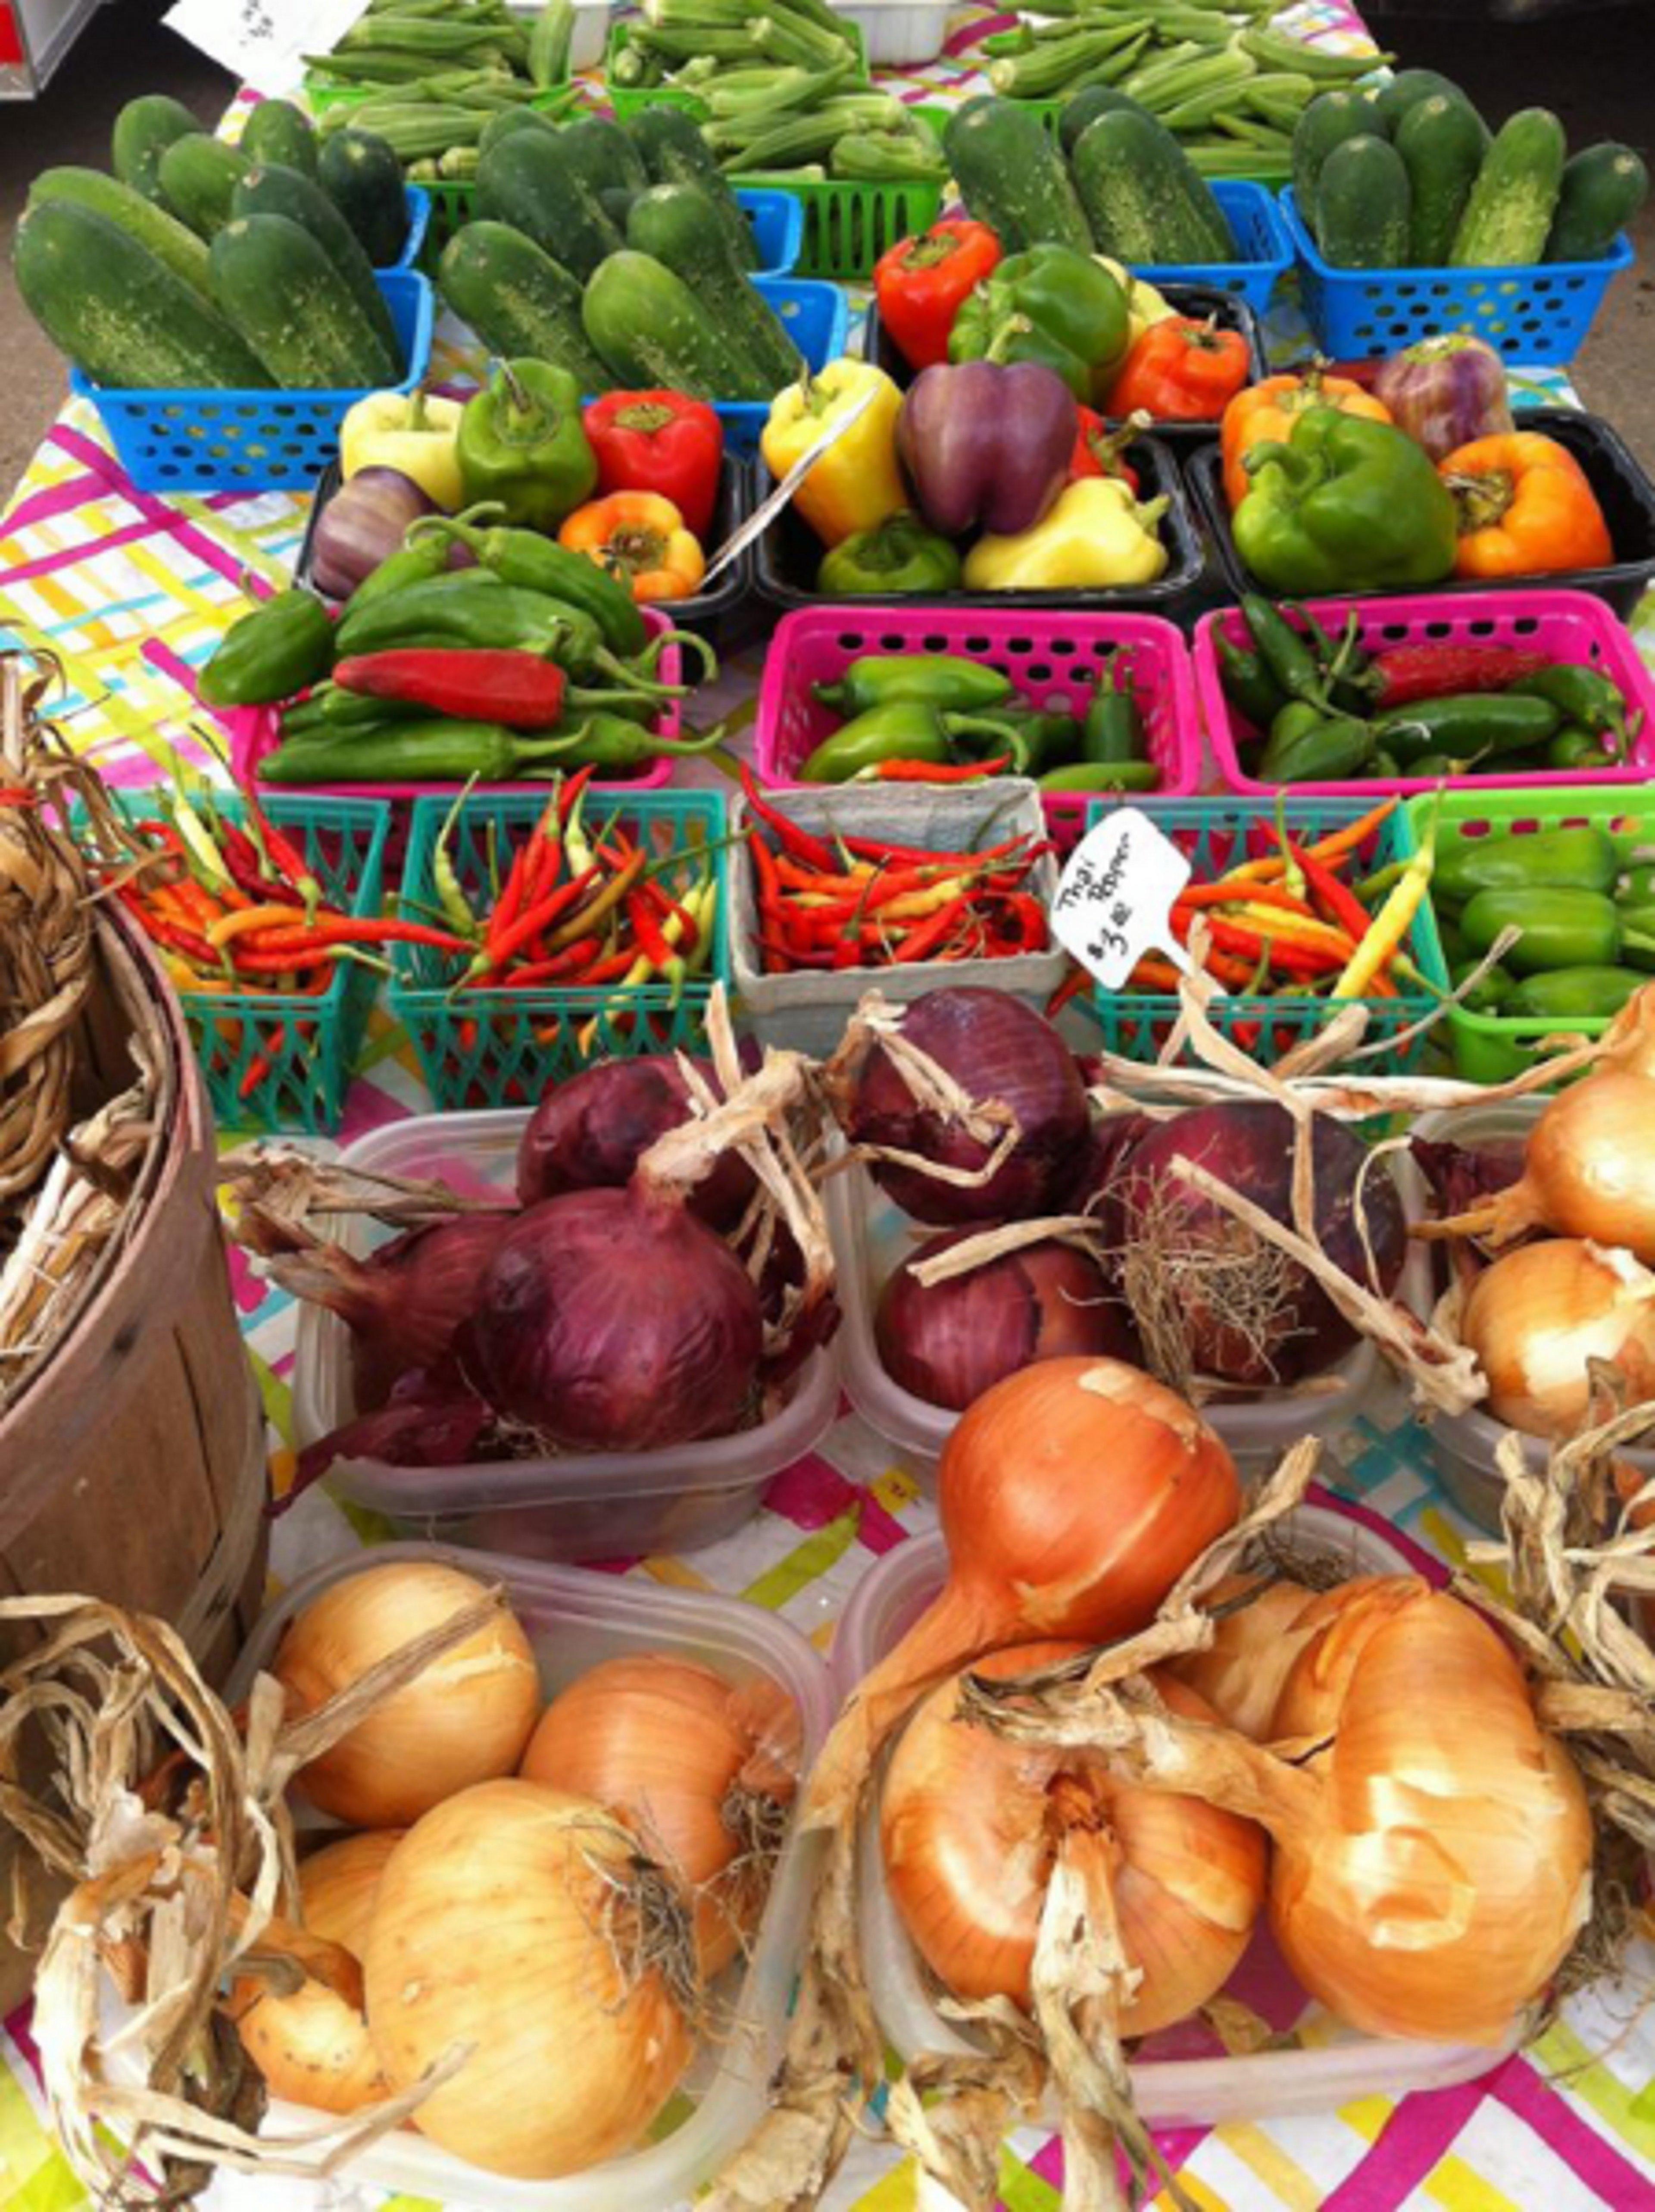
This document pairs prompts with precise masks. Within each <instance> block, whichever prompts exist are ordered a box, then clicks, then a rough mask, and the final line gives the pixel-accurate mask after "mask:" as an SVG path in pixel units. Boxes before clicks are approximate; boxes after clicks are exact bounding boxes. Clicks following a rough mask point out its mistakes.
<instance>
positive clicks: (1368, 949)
mask: <svg viewBox="0 0 1655 2212" xmlns="http://www.w3.org/2000/svg"><path fill="white" fill-rule="evenodd" d="M1435 860H1436V839H1435V836H1434V834H1433V835H1428V836H1427V837H1426V840H1425V842H1424V843H1423V844H1422V846H1421V847H1420V849H1419V851H1418V852H1417V853H1416V854H1414V855H1413V857H1412V859H1411V860H1409V862H1408V864H1407V866H1405V867H1404V868H1403V872H1402V874H1401V876H1400V877H1399V878H1398V879H1397V882H1396V884H1393V886H1392V887H1391V890H1390V891H1389V892H1388V893H1387V895H1386V896H1385V904H1384V905H1383V906H1382V907H1381V908H1379V912H1378V914H1377V915H1374V917H1373V922H1372V923H1371V925H1370V926H1369V928H1368V930H1367V934H1366V936H1365V937H1364V938H1363V939H1362V940H1361V944H1360V945H1358V946H1357V947H1356V950H1355V952H1354V953H1353V954H1352V956H1351V957H1350V960H1349V963H1347V965H1346V966H1345V968H1344V970H1343V973H1342V974H1341V975H1340V976H1339V978H1338V980H1337V982H1336V983H1335V984H1334V986H1333V990H1332V996H1333V997H1334V998H1336V999H1359V998H1361V996H1362V995H1363V994H1364V992H1366V991H1367V988H1368V987H1369V985H1370V984H1371V983H1373V981H1374V979H1375V978H1376V977H1377V976H1378V975H1380V974H1381V973H1382V972H1383V971H1384V969H1385V964H1386V963H1387V962H1388V961H1389V959H1390V958H1391V955H1392V954H1393V953H1395V952H1397V951H1400V950H1401V947H1402V941H1403V938H1404V937H1406V936H1407V934H1408V932H1409V929H1410V928H1411V927H1412V926H1413V921H1414V917H1415V915H1416V914H1417V913H1418V912H1419V910H1420V908H1421V907H1422V905H1423V904H1424V902H1425V896H1426V893H1427V892H1428V890H1430V888H1431V875H1432V871H1433V868H1434V865H1435Z"/></svg>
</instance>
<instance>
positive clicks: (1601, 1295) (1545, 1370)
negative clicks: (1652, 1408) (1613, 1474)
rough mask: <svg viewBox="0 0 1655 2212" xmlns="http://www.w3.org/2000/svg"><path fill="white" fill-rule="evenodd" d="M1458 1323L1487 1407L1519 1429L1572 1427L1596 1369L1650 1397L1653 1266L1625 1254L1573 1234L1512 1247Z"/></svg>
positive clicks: (1564, 1430) (1480, 1283)
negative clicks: (1484, 1382)
mask: <svg viewBox="0 0 1655 2212" xmlns="http://www.w3.org/2000/svg"><path fill="white" fill-rule="evenodd" d="M1652 1089H1655V1085H1652ZM1458 1328H1459V1335H1460V1339H1461V1340H1462V1342H1463V1343H1464V1345H1465V1346H1467V1347H1468V1348H1469V1349H1470V1351H1471V1352H1473V1353H1474V1354H1475V1356H1476V1360H1477V1364H1478V1365H1479V1367H1480V1368H1481V1369H1482V1373H1483V1374H1484V1375H1485V1376H1487V1378H1488V1411H1489V1413H1492V1414H1493V1415H1494V1419H1496V1420H1500V1421H1504V1422H1505V1423H1506V1425H1508V1426H1509V1427H1511V1428H1514V1429H1519V1430H1521V1431H1523V1433H1524V1434H1525V1436H1531V1437H1563V1436H1569V1435H1571V1434H1573V1431H1575V1430H1577V1429H1579V1427H1581V1426H1582V1425H1584V1424H1585V1421H1586V1420H1587V1419H1588V1418H1589V1415H1590V1413H1591V1401H1592V1398H1593V1395H1594V1376H1595V1375H1597V1376H1600V1375H1602V1374H1603V1370H1612V1372H1613V1374H1614V1376H1616V1378H1617V1381H1618V1384H1619V1386H1620V1387H1621V1388H1622V1389H1624V1391H1625V1392H1626V1393H1627V1394H1628V1395H1629V1396H1631V1397H1633V1398H1635V1399H1640V1400H1642V1399H1648V1398H1652V1397H1655V1274H1652V1273H1651V1272H1650V1270H1649V1269H1648V1268H1647V1267H1642V1266H1640V1263H1639V1262H1638V1261H1636V1260H1635V1259H1634V1257H1633V1256H1632V1255H1631V1253H1629V1252H1624V1251H1618V1250H1613V1249H1607V1250H1606V1249H1602V1248H1600V1247H1598V1246H1597V1245H1595V1244H1589V1243H1585V1242H1583V1241H1582V1240H1580V1239H1579V1238H1578V1237H1546V1238H1544V1239H1543V1240H1542V1242H1541V1243H1537V1244H1523V1245H1519V1247H1518V1248H1517V1249H1516V1250H1515V1251H1512V1252H1506V1253H1502V1254H1501V1255H1500V1258H1499V1259H1497V1260H1495V1261H1493V1262H1492V1263H1491V1264H1490V1265H1489V1266H1488V1267H1485V1268H1484V1269H1482V1272H1481V1273H1479V1274H1478V1275H1477V1277H1476V1279H1475V1281H1474V1282H1473V1283H1472V1285H1471V1286H1470V1291H1469V1292H1468V1293H1467V1295H1466V1296H1465V1297H1464V1300H1463V1302H1462V1303H1461V1304H1460V1307H1459V1320H1458Z"/></svg>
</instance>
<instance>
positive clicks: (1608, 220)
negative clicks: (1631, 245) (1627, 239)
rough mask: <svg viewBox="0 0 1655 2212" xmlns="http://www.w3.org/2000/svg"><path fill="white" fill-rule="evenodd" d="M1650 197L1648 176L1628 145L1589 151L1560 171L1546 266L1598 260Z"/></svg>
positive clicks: (1609, 145)
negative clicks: (1557, 263)
mask: <svg viewBox="0 0 1655 2212" xmlns="http://www.w3.org/2000/svg"><path fill="white" fill-rule="evenodd" d="M1647 197H1649V171H1648V170H1647V169H1646V167H1644V164H1643V161H1642V158H1641V156H1640V155H1637V154H1634V152H1633V150H1632V149H1631V147H1630V146H1617V145H1616V144H1614V143H1612V142H1606V143H1604V144H1603V145H1601V146H1588V147H1587V148H1586V149H1585V152H1584V153H1580V154H1577V155H1575V156H1574V158H1573V161H1569V162H1568V163H1567V165H1566V166H1565V167H1564V170H1563V182H1562V186H1561V190H1560V191H1559V192H1558V195H1557V212H1556V213H1555V215H1554V216H1553V217H1552V227H1551V231H1550V234H1549V236H1548V238H1547V240H1546V258H1547V260H1548V261H1600V260H1602V258H1603V256H1604V254H1606V253H1607V252H1609V250H1610V246H1613V245H1614V243H1615V240H1616V237H1617V236H1618V234H1620V232H1621V231H1622V230H1623V229H1624V228H1626V226H1627V225H1628V223H1629V222H1633V221H1634V218H1635V217H1636V216H1637V215H1638V213H1639V211H1640V209H1641V208H1642V206H1643V204H1644V202H1645V200H1646V198H1647Z"/></svg>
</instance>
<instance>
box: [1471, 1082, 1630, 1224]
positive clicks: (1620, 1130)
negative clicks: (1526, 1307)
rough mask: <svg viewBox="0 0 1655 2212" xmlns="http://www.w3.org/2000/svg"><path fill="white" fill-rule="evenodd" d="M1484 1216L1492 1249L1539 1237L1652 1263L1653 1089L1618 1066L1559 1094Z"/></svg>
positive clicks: (1530, 1135) (1571, 1086) (1533, 1131)
mask: <svg viewBox="0 0 1655 2212" xmlns="http://www.w3.org/2000/svg"><path fill="white" fill-rule="evenodd" d="M1490 1212H1491V1216H1492V1221H1493V1227H1492V1229H1491V1230H1490V1231H1489V1232H1488V1233H1489V1235H1490V1236H1491V1237H1492V1238H1493V1240H1494V1242H1495V1243H1506V1241H1507V1240H1508V1239H1509V1238H1511V1237H1517V1236H1520V1235H1521V1234H1522V1233H1523V1231H1525V1230H1528V1229H1544V1230H1548V1231H1550V1232H1551V1234H1552V1235H1554V1236H1556V1237H1591V1238H1592V1239H1593V1240H1594V1241H1595V1242H1597V1243H1599V1244H1612V1245H1619V1246H1622V1247H1623V1248H1624V1249H1626V1250H1628V1251H1629V1252H1632V1253H1634V1254H1635V1255H1636V1256H1637V1257H1638V1258H1639V1259H1640V1260H1645V1261H1655V1083H1651V1082H1650V1081H1649V1080H1648V1079H1647V1078H1646V1076H1644V1075H1642V1074H1640V1073H1634V1072H1632V1071H1631V1070H1630V1069H1628V1067H1626V1066H1611V1067H1606V1068H1601V1069H1599V1070H1598V1072H1597V1073H1595V1074H1592V1075H1588V1076H1587V1077H1585V1079H1584V1080H1583V1081H1581V1082H1579V1083H1574V1084H1571V1085H1569V1086H1568V1087H1567V1089H1566V1090H1563V1091H1559V1092H1558V1093H1557V1095H1556V1097H1555V1098H1552V1099H1549V1101H1548V1102H1547V1104H1546V1107H1545V1110H1544V1111H1543V1113H1542V1115H1541V1116H1540V1118H1539V1120H1538V1121H1537V1122H1536V1123H1535V1125H1534V1127H1533V1128H1532V1129H1531V1130H1530V1132H1529V1140H1528V1144H1527V1146H1525V1151H1524V1157H1523V1174H1522V1176H1521V1178H1520V1180H1519V1181H1518V1182H1514V1183H1513V1184H1512V1185H1511V1186H1510V1187H1509V1188H1507V1189H1506V1190H1502V1191H1500V1192H1498V1193H1497V1194H1495V1196H1494V1199H1493V1200H1491V1201H1490Z"/></svg>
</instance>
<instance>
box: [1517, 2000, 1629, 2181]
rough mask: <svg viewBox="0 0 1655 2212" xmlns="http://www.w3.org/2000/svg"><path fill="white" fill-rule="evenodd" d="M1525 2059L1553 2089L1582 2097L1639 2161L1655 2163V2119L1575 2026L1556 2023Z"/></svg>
mask: <svg viewBox="0 0 1655 2212" xmlns="http://www.w3.org/2000/svg"><path fill="white" fill-rule="evenodd" d="M1525 2057H1528V2058H1529V2059H1530V2060H1531V2062H1532V2063H1533V2064H1534V2066H1535V2067H1536V2069H1537V2071H1538V2073H1539V2075H1540V2077H1541V2079H1542V2081H1544V2082H1545V2083H1546V2085H1547V2087H1549V2088H1552V2089H1555V2090H1556V2091H1558V2092H1559V2093H1567V2094H1568V2095H1569V2096H1571V2097H1578V2098H1579V2100H1580V2101H1581V2103H1582V2104H1583V2105H1589V2106H1591V2109H1592V2111H1593V2112H1596V2113H1597V2117H1598V2118H1599V2119H1600V2120H1602V2121H1603V2124H1604V2125H1605V2126H1606V2127H1608V2128H1609V2129H1610V2130H1611V2131H1612V2132H1613V2133H1614V2134H1615V2135H1616V2136H1619V2137H1620V2139H1621V2141H1622V2142H1623V2143H1630V2144H1631V2146H1632V2147H1633V2148H1634V2150H1635V2151H1637V2153H1638V2154H1639V2155H1640V2157H1641V2158H1646V2159H1650V2160H1655V2116H1652V2115H1651V2114H1650V2112H1649V2111H1648V2109H1647V2103H1646V2100H1644V2099H1642V2098H1641V2097H1640V2093H1639V2092H1638V2091H1637V2090H1636V2089H1632V2088H1629V2087H1628V2086H1627V2084H1626V2083H1625V2082H1624V2081H1618V2080H1617V2079H1616V2076H1615V2075H1614V2074H1612V2073H1611V2072H1610V2069H1609V2068H1608V2067H1607V2066H1604V2065H1602V2064H1600V2063H1598V2061H1597V2060H1596V2059H1595V2058H1594V2057H1592V2055H1591V2051H1589V2050H1588V2049H1587V2048H1586V2045H1585V2044H1584V2043H1582V2042H1581V2040H1580V2039H1579V2036H1578V2035H1576V2034H1575V2033H1574V2031H1573V2028H1570V2027H1566V2026H1565V2025H1564V2023H1563V2022H1562V2021H1554V2022H1553V2023H1552V2025H1551V2027H1549V2028H1548V2029H1547V2030H1546V2033H1544V2034H1543V2036H1542V2037H1541V2038H1540V2039H1539V2041H1538V2042H1537V2043H1532V2044H1531V2045H1530V2046H1529V2048H1528V2050H1527V2051H1526V2052H1525Z"/></svg>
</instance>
